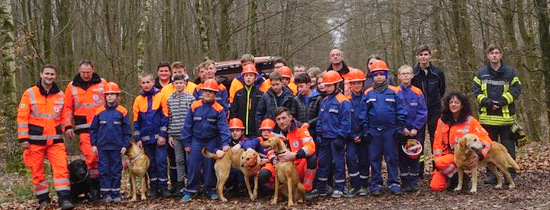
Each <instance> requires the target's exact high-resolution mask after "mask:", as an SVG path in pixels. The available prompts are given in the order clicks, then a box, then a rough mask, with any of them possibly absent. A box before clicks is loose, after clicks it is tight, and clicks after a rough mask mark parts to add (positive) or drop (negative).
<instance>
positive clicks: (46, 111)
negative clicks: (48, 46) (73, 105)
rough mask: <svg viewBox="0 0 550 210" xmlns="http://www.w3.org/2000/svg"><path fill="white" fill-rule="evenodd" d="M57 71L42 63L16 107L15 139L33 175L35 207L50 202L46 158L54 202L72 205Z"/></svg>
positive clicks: (45, 205)
mask: <svg viewBox="0 0 550 210" xmlns="http://www.w3.org/2000/svg"><path fill="white" fill-rule="evenodd" d="M56 72H57V70H56V68H55V66H53V65H51V64H46V65H44V66H43V67H42V69H40V80H39V81H38V82H37V83H36V85H35V86H32V87H31V88H29V89H27V90H25V91H24V92H23V96H21V102H20V103H19V106H18V109H17V139H18V141H19V143H20V144H21V148H23V163H25V165H26V166H27V167H29V169H30V172H31V175H32V184H33V191H34V195H35V196H36V198H37V199H38V203H39V204H40V206H39V207H38V209H47V208H48V207H49V206H50V202H51V201H50V196H49V190H48V189H49V185H48V181H47V180H46V176H45V174H44V158H46V157H47V158H48V160H49V162H50V165H51V169H52V173H53V175H52V178H53V185H54V188H55V191H57V196H58V202H57V203H58V204H59V206H60V207H61V209H72V208H74V205H73V204H72V203H71V197H70V194H71V193H70V191H71V183H70V181H69V170H68V168H67V150H66V148H65V144H64V142H63V125H64V123H66V122H67V121H69V119H68V116H67V115H64V114H62V109H63V97H64V95H63V92H62V91H61V90H60V89H59V86H57V83H55V78H56V75H57V73H56ZM39 102H40V103H39ZM96 199H97V197H96Z"/></svg>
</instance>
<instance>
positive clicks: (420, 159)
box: [418, 154, 424, 163]
mask: <svg viewBox="0 0 550 210" xmlns="http://www.w3.org/2000/svg"><path fill="white" fill-rule="evenodd" d="M418 162H421V163H422V162H424V154H421V155H420V158H418Z"/></svg>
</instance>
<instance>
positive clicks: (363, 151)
mask: <svg viewBox="0 0 550 210" xmlns="http://www.w3.org/2000/svg"><path fill="white" fill-rule="evenodd" d="M357 154H358V161H359V162H358V165H359V166H358V167H359V178H360V179H361V187H363V188H368V187H369V174H370V162H369V143H368V142H365V141H361V142H360V143H359V144H358V145H357ZM348 167H349V166H348Z"/></svg>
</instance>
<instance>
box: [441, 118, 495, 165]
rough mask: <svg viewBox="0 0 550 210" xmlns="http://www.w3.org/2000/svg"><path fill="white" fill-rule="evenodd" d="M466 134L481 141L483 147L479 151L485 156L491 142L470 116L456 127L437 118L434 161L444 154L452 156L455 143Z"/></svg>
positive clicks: (479, 125)
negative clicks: (473, 135) (472, 135)
mask: <svg viewBox="0 0 550 210" xmlns="http://www.w3.org/2000/svg"><path fill="white" fill-rule="evenodd" d="M466 134H475V135H476V136H477V137H478V138H479V140H480V141H482V143H483V145H484V146H485V147H484V148H483V149H482V150H481V154H482V155H483V157H485V156H487V153H488V152H489V150H490V149H491V145H493V141H491V138H490V137H489V134H488V133H487V131H485V129H483V127H482V126H481V124H479V121H477V119H476V118H474V117H472V116H468V120H467V121H466V122H464V123H461V124H458V125H449V124H446V123H444V122H443V121H442V120H441V118H439V120H438V121H437V128H436V131H435V137H434V146H433V147H434V148H433V156H434V159H436V160H437V158H439V157H441V156H443V155H446V154H454V149H455V146H456V143H457V142H458V140H459V139H460V138H462V137H463V136H464V135H466Z"/></svg>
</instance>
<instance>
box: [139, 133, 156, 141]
mask: <svg viewBox="0 0 550 210" xmlns="http://www.w3.org/2000/svg"><path fill="white" fill-rule="evenodd" d="M158 138H159V135H158V134H155V139H158ZM150 139H151V137H150V136H142V137H141V140H142V141H149V140H150Z"/></svg>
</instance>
